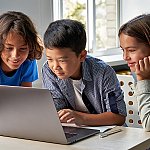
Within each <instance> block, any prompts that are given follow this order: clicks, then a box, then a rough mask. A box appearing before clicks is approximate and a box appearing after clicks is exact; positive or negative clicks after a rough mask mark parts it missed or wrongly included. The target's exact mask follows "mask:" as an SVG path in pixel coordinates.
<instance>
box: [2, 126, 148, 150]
mask: <svg viewBox="0 0 150 150" xmlns="http://www.w3.org/2000/svg"><path fill="white" fill-rule="evenodd" d="M122 129H123V131H121V132H118V133H115V134H112V135H109V136H108V137H105V138H100V136H99V135H95V136H92V137H90V138H87V139H84V140H82V141H79V142H77V143H74V144H71V145H60V144H53V143H46V142H38V141H31V140H24V139H17V138H9V137H3V136H0V149H2V150H50V149H51V150H92V149H94V150H100V149H102V150H127V149H133V150H134V149H138V150H139V149H141V150H144V149H148V148H150V132H145V131H144V130H143V129H140V128H130V127H126V128H125V127H122Z"/></svg>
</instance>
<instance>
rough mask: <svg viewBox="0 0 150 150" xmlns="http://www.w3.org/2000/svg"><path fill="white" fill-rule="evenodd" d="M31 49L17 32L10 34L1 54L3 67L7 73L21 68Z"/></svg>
mask: <svg viewBox="0 0 150 150" xmlns="http://www.w3.org/2000/svg"><path fill="white" fill-rule="evenodd" d="M28 54H29V48H28V45H27V44H26V42H25V41H24V39H23V37H22V36H21V35H19V34H17V33H15V32H10V33H9V34H8V35H7V38H6V40H5V42H4V49H3V50H2V52H1V60H2V62H1V67H2V70H3V71H5V72H11V71H13V70H16V69H18V68H19V67H20V65H21V64H22V63H23V62H24V61H25V60H26V59H27V57H28Z"/></svg>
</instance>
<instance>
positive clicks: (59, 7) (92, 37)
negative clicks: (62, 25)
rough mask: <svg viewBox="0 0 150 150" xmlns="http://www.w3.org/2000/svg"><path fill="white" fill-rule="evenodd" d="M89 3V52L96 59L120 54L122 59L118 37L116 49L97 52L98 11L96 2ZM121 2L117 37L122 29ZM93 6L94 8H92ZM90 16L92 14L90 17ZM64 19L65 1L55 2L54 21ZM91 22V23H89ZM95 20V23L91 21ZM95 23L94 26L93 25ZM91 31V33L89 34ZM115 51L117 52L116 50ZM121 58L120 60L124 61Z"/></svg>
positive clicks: (118, 10) (90, 1) (117, 5)
mask: <svg viewBox="0 0 150 150" xmlns="http://www.w3.org/2000/svg"><path fill="white" fill-rule="evenodd" d="M86 1H87V12H89V11H90V13H87V18H86V20H87V26H86V28H87V47H86V48H87V51H88V53H89V54H90V55H93V56H95V57H100V56H104V55H105V56H106V55H116V54H120V55H121V57H122V51H121V50H120V46H119V40H118V36H116V47H115V48H114V47H113V48H109V49H106V50H102V51H97V50H96V30H94V28H96V21H95V20H96V9H95V5H93V4H95V0H86ZM120 4H121V2H120V0H116V20H117V22H116V35H118V30H119V27H120V16H121V11H120ZM91 6H92V7H91ZM88 14H92V18H91V15H90V16H89V15H88ZM62 18H63V1H62V0H53V20H54V21H55V20H59V19H62ZM89 20H90V23H89ZM91 20H93V21H91ZM91 22H93V24H92V23H91ZM89 30H90V32H89ZM90 49H94V52H92V53H91V51H90ZM114 49H115V50H114ZM121 57H120V59H122V58H121Z"/></svg>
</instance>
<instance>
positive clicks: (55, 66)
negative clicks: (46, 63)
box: [53, 61, 61, 70]
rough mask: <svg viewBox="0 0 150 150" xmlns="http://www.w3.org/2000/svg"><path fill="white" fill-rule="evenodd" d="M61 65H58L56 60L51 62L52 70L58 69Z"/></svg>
mask: <svg viewBox="0 0 150 150" xmlns="http://www.w3.org/2000/svg"><path fill="white" fill-rule="evenodd" d="M60 68H61V67H60V65H59V62H58V61H54V62H53V69H54V70H59V69H60Z"/></svg>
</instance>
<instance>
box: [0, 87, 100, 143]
mask: <svg viewBox="0 0 150 150" xmlns="http://www.w3.org/2000/svg"><path fill="white" fill-rule="evenodd" d="M66 128H67V129H66ZM68 128H69V129H68ZM65 130H67V131H65ZM99 132H100V131H99V130H94V129H85V128H77V127H63V126H62V124H61V122H60V120H59V117H58V113H57V111H56V108H55V105H54V102H53V99H52V96H51V94H50V92H49V90H48V89H37V88H31V87H30V88H29V87H15V86H0V135H2V136H9V137H17V138H24V139H31V140H38V141H45V142H52V143H60V144H71V143H73V142H76V141H78V140H81V139H84V138H87V137H89V136H92V135H95V134H97V133H99Z"/></svg>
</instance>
